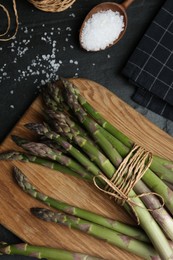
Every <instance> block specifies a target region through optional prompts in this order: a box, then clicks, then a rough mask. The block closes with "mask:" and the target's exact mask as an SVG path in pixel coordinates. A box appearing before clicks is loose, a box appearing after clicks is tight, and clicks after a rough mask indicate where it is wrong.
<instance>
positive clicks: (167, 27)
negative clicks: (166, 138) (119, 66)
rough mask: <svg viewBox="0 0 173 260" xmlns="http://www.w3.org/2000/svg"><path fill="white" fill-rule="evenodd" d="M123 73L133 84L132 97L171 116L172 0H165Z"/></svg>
mask: <svg viewBox="0 0 173 260" xmlns="http://www.w3.org/2000/svg"><path fill="white" fill-rule="evenodd" d="M123 74H124V75H125V76H127V77H128V78H129V80H130V81H131V82H132V83H133V84H135V86H136V87H137V88H136V91H135V93H134V95H133V96H132V99H133V100H134V101H135V102H137V103H139V104H140V105H142V106H144V107H147V108H148V109H150V110H152V111H154V112H156V113H158V114H160V115H162V116H164V117H166V118H168V119H170V120H173V1H172V0H167V1H165V3H164V4H163V6H162V8H161V9H160V10H159V12H158V14H157V15H156V16H155V18H154V19H153V21H152V23H151V24H150V26H149V28H148V29H147V31H146V33H145V34H144V35H143V37H142V39H141V40H140V42H139V44H138V45H137V47H136V48H135V50H134V52H133V53H132V55H131V57H130V58H129V60H128V62H127V64H126V65H125V67H124V69H123Z"/></svg>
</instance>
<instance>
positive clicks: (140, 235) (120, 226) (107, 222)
mask: <svg viewBox="0 0 173 260" xmlns="http://www.w3.org/2000/svg"><path fill="white" fill-rule="evenodd" d="M13 175H14V178H15V180H16V181H17V184H18V185H19V186H20V187H21V188H22V189H23V191H25V192H26V193H28V194H29V195H31V196H32V197H34V198H36V199H38V200H40V201H42V202H44V203H45V204H47V205H49V206H51V207H53V208H55V209H58V210H61V211H63V212H65V213H68V214H70V215H73V216H77V217H80V218H82V219H85V220H88V221H91V222H93V223H96V224H99V225H101V226H104V227H107V228H109V229H112V230H115V231H117V232H119V233H122V234H124V235H127V236H130V237H133V238H135V239H137V240H140V241H144V242H149V239H148V237H147V236H146V234H145V233H144V232H143V231H142V230H140V229H139V228H136V227H135V226H130V225H127V224H124V223H122V222H120V221H116V220H113V219H109V218H106V217H103V216H101V215H98V214H96V213H93V212H90V211H87V210H85V209H81V208H78V207H74V206H71V205H69V204H67V203H65V202H61V201H58V200H56V199H54V198H51V197H49V196H47V195H45V194H43V193H41V192H39V191H38V190H37V189H36V188H35V187H34V186H33V185H32V184H31V183H30V182H29V181H28V178H27V177H26V176H25V175H24V174H23V173H22V172H21V171H20V170H19V169H18V168H17V167H14V171H13Z"/></svg>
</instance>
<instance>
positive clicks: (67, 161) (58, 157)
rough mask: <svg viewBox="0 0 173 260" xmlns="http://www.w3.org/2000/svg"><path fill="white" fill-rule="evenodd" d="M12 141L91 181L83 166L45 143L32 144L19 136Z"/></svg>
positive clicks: (13, 137)
mask: <svg viewBox="0 0 173 260" xmlns="http://www.w3.org/2000/svg"><path fill="white" fill-rule="evenodd" d="M12 139H13V141H14V142H15V143H16V144H17V145H19V146H20V147H22V148H23V149H25V150H26V151H28V152H30V153H31V154H33V155H35V156H39V157H42V158H46V159H51V160H52V161H57V162H58V163H60V164H62V165H64V166H66V167H67V168H70V169H71V170H73V171H74V172H76V173H78V174H79V175H80V176H81V177H83V176H85V179H87V178H88V179H90V176H89V174H88V173H87V172H86V170H85V168H84V167H83V166H81V165H80V164H79V163H77V162H76V161H75V160H73V159H72V158H70V157H68V156H66V155H63V153H62V152H61V151H58V150H57V149H53V148H50V147H48V146H47V145H45V144H43V143H37V142H31V141H29V140H26V139H23V138H21V137H19V136H14V135H13V136H12Z"/></svg>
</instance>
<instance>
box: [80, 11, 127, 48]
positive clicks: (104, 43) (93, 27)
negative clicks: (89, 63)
mask: <svg viewBox="0 0 173 260" xmlns="http://www.w3.org/2000/svg"><path fill="white" fill-rule="evenodd" d="M123 30H124V17H123V16H122V15H120V13H119V12H113V11H112V10H107V11H102V12H98V13H95V14H93V15H92V17H91V18H90V19H88V21H87V22H86V23H85V24H84V28H83V30H82V33H81V44H82V47H83V48H84V49H86V50H87V51H99V50H104V49H105V48H106V47H108V46H109V45H111V44H112V43H113V42H114V41H115V40H116V39H117V38H118V37H119V35H120V33H121V32H122V31H123Z"/></svg>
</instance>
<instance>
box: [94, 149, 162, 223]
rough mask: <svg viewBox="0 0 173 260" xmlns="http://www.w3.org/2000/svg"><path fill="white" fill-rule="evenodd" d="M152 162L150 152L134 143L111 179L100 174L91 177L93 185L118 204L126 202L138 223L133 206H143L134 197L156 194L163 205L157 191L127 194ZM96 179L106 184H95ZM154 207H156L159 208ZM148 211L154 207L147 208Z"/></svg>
mask: <svg viewBox="0 0 173 260" xmlns="http://www.w3.org/2000/svg"><path fill="white" fill-rule="evenodd" d="M151 162H152V153H151V152H149V151H146V150H145V149H144V148H143V147H141V146H138V145H136V144H135V145H134V147H133V149H132V150H131V151H130V152H129V154H128V155H127V156H126V157H125V159H124V160H123V161H122V163H121V164H120V166H119V167H118V169H117V170H116V172H115V173H114V175H113V177H112V178H111V179H108V178H107V177H106V176H105V175H103V174H100V175H98V176H95V177H94V178H93V181H94V184H95V186H96V187H97V188H98V189H99V190H101V191H102V192H104V193H106V194H108V195H110V197H111V198H114V199H115V201H116V202H117V203H118V204H121V205H123V204H124V203H128V204H129V205H130V207H131V209H132V210H133V212H134V213H135V216H136V219H137V222H138V224H140V221H139V218H138V216H137V214H136V211H135V206H139V207H143V206H141V204H140V205H138V204H137V203H136V202H135V201H134V198H137V197H138V198H140V197H143V196H149V195H156V196H157V197H159V198H160V199H161V201H162V203H161V206H160V207H159V208H161V207H163V206H164V199H163V198H162V196H160V195H159V194H158V193H155V192H148V193H142V194H140V195H136V196H133V197H130V196H129V193H130V191H131V190H132V189H133V187H134V186H135V184H136V183H137V182H138V181H139V180H140V179H141V178H142V176H143V175H144V174H145V172H146V171H147V169H148V168H149V167H150V165H151ZM97 179H102V180H103V181H104V182H105V183H106V184H107V185H106V187H105V188H104V189H103V188H101V187H99V185H98V184H97ZM159 208H156V209H159ZM147 209H148V210H149V211H153V210H156V209H153V208H152V209H150V208H147Z"/></svg>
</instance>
